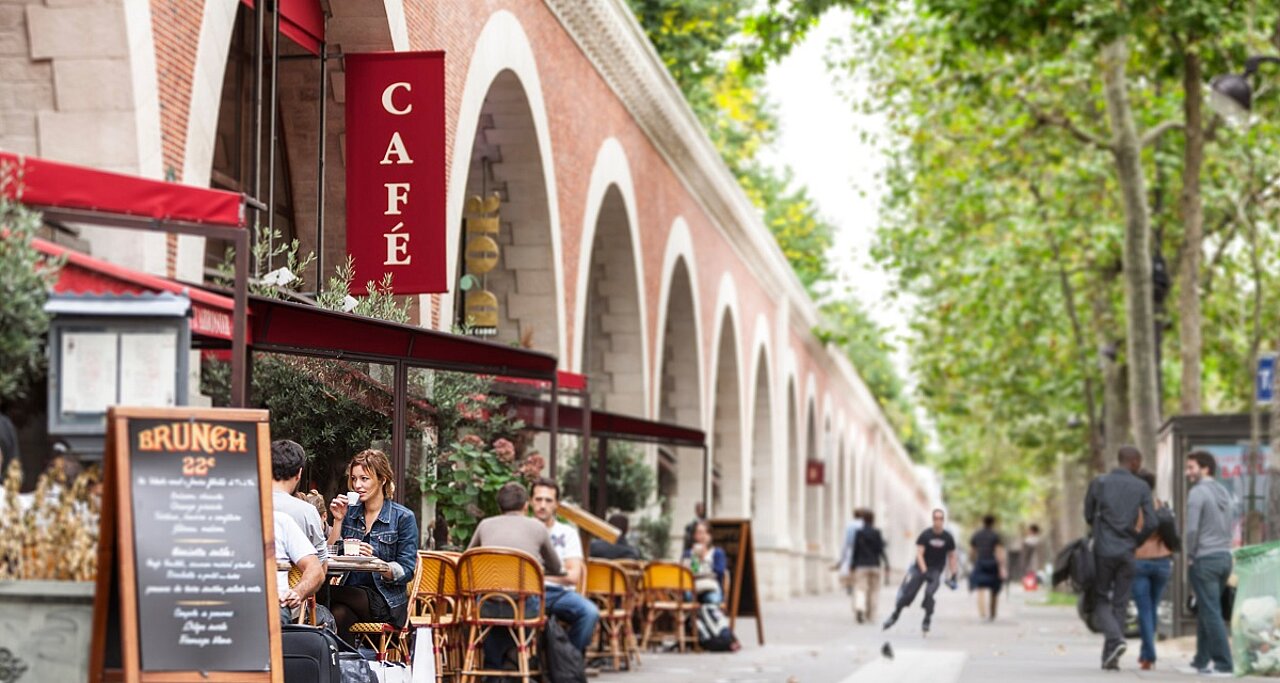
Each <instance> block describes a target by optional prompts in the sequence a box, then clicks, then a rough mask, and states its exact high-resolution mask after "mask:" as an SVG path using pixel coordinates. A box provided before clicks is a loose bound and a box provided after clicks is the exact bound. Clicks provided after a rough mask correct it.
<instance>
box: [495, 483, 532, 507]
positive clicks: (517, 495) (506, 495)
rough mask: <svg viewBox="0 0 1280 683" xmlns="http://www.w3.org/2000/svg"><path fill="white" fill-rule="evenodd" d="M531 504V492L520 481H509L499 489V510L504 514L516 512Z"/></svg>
mask: <svg viewBox="0 0 1280 683" xmlns="http://www.w3.org/2000/svg"><path fill="white" fill-rule="evenodd" d="M527 502H529V492H528V491H525V490H524V485H522V484H521V483H520V482H518V481H509V482H507V483H505V484H503V485H502V488H500V489H498V509H499V510H500V511H502V512H515V511H516V510H519V509H520V508H523V507H524V504H525V503H527Z"/></svg>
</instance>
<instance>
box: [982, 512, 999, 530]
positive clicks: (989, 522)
mask: <svg viewBox="0 0 1280 683" xmlns="http://www.w3.org/2000/svg"><path fill="white" fill-rule="evenodd" d="M995 525H996V516H995V515H983V516H982V526H984V527H986V528H988V529H990V528H991V527H993V526H995Z"/></svg>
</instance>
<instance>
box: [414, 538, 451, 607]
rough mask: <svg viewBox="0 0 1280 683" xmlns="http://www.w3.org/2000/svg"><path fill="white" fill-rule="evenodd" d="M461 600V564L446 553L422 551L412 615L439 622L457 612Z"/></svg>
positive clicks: (419, 557) (419, 553) (419, 554)
mask: <svg viewBox="0 0 1280 683" xmlns="http://www.w3.org/2000/svg"><path fill="white" fill-rule="evenodd" d="M458 598H459V594H458V564H457V561H456V560H454V558H453V557H451V556H448V555H445V554H443V553H438V552H432V551H428V550H422V551H419V552H418V572H417V576H416V580H415V581H414V583H413V595H412V598H411V603H410V611H409V613H410V614H411V615H412V616H415V617H427V618H429V619H432V620H433V621H438V620H439V618H440V617H443V616H446V615H448V614H452V613H453V612H454V610H455V609H456V608H457V601H458Z"/></svg>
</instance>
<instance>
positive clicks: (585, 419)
mask: <svg viewBox="0 0 1280 683" xmlns="http://www.w3.org/2000/svg"><path fill="white" fill-rule="evenodd" d="M581 443H582V462H581V463H579V470H580V472H579V473H578V476H579V478H580V479H581V480H582V481H581V482H579V484H578V489H579V491H578V495H579V497H581V498H582V504H583V505H586V504H587V501H589V500H591V483H590V481H588V480H589V479H591V476H590V474H589V473H590V471H591V465H590V463H591V392H590V391H587V390H586V389H583V390H582V441H581Z"/></svg>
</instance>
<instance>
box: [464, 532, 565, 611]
mask: <svg viewBox="0 0 1280 683" xmlns="http://www.w3.org/2000/svg"><path fill="white" fill-rule="evenodd" d="M458 592H459V594H461V595H462V598H463V600H464V601H466V603H467V618H472V617H475V616H478V615H479V613H480V608H481V607H482V606H483V605H484V604H485V603H491V602H502V603H506V604H508V605H510V606H511V608H512V609H513V610H514V611H515V613H516V614H517V615H519V614H526V612H525V610H524V609H522V608H521V609H517V608H516V606H517V605H524V604H525V603H526V599H527V598H530V597H535V596H536V597H538V598H542V597H543V586H542V565H541V564H539V563H538V560H537V559H535V558H534V557H533V555H530V554H529V553H526V552H524V551H522V550H516V549H514V548H472V549H471V550H468V551H467V552H465V553H463V554H462V556H461V557H460V558H458ZM500 596H505V597H500ZM545 602H546V601H545V600H542V599H540V600H538V611H537V614H536V615H527V617H526V618H527V619H528V620H541V619H542V616H543V614H544V610H545V609H546V605H545V604H544V603H545ZM516 619H517V620H519V619H520V617H516Z"/></svg>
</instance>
